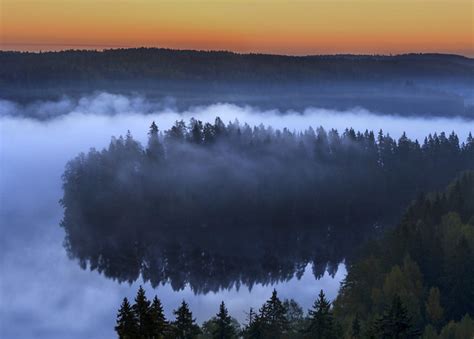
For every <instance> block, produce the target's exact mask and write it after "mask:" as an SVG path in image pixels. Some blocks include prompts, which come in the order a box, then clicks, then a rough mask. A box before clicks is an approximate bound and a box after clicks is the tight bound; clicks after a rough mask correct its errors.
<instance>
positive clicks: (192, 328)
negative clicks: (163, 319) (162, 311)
mask: <svg viewBox="0 0 474 339" xmlns="http://www.w3.org/2000/svg"><path fill="white" fill-rule="evenodd" d="M173 313H174V315H175V316H176V320H175V321H174V323H173V327H174V334H175V338H179V339H192V338H196V337H197V336H198V335H199V333H200V332H201V331H200V329H199V326H198V325H196V320H195V319H193V314H192V312H191V311H190V310H189V306H188V304H187V303H186V302H185V301H184V300H183V302H182V303H181V306H180V307H179V308H178V309H177V310H175V311H174V312H173Z"/></svg>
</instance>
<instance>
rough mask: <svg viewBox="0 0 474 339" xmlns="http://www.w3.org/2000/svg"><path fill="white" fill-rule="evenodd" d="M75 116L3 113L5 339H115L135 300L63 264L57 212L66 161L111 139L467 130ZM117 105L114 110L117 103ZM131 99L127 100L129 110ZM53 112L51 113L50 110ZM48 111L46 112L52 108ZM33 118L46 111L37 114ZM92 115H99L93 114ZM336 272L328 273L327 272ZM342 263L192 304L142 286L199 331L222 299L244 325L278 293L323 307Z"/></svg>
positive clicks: (420, 123) (269, 117)
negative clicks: (267, 128) (226, 129)
mask: <svg viewBox="0 0 474 339" xmlns="http://www.w3.org/2000/svg"><path fill="white" fill-rule="evenodd" d="M88 100H89V101H88V102H86V103H83V105H82V106H81V107H77V106H75V107H72V108H68V109H69V111H70V112H63V113H61V114H59V115H58V116H57V117H56V118H54V119H50V120H45V121H39V120H35V119H25V118H19V117H14V116H11V115H13V113H12V112H13V111H11V110H10V111H8V110H7V111H6V114H5V110H6V109H5V108H4V109H3V111H2V112H3V113H4V115H3V116H2V117H1V118H0V135H1V140H0V166H1V168H0V185H1V188H0V191H1V207H0V208H1V210H0V225H1V226H0V227H1V233H2V237H1V240H0V257H1V264H0V275H1V278H0V284H1V286H0V293H1V294H0V304H1V305H0V319H1V323H0V333H1V334H2V337H5V338H36V337H40V336H42V337H47V338H66V337H67V338H85V337H87V338H109V337H113V336H114V331H113V327H114V325H115V315H116V310H117V308H118V306H119V304H120V302H121V300H122V298H123V297H124V296H127V297H129V298H133V297H134V295H135V293H136V290H137V288H138V285H139V284H140V283H141V281H137V282H135V283H133V284H132V285H129V284H127V283H122V284H119V283H118V282H116V281H113V280H111V279H108V278H106V277H104V276H103V275H101V274H99V273H97V272H95V271H93V272H91V271H88V270H82V269H81V268H80V267H79V265H78V263H77V261H74V260H71V259H69V258H68V257H67V254H66V251H65V249H64V247H63V240H64V231H63V229H61V228H60V227H59V222H60V220H61V218H62V213H63V211H62V208H61V207H60V205H59V204H58V201H59V199H60V198H61V196H62V191H61V175H62V173H63V171H64V166H65V164H66V162H67V161H68V160H70V159H71V158H73V157H74V156H76V155H77V154H78V153H79V152H85V151H87V150H88V149H89V148H90V147H96V148H97V149H101V148H102V147H105V146H107V145H108V143H109V141H110V137H111V136H112V135H115V136H118V135H120V134H122V135H123V134H125V133H126V131H127V130H130V131H131V133H132V134H133V135H134V136H135V138H136V139H138V140H140V141H141V142H142V143H145V140H146V131H147V130H148V126H149V125H150V123H151V121H152V120H155V121H156V122H157V124H158V125H159V127H160V129H162V130H163V129H166V128H168V127H170V125H171V124H172V123H173V122H174V120H176V119H178V118H180V117H183V118H184V119H185V120H187V119H188V118H189V117H191V116H196V117H198V118H200V119H202V120H205V121H207V120H211V121H212V120H213V119H214V118H215V117H216V116H217V115H219V116H221V118H222V119H223V120H224V121H229V120H233V119H235V118H238V119H239V120H240V121H242V122H248V123H249V124H251V125H253V124H259V123H265V124H267V125H272V126H273V127H275V128H282V127H290V129H296V130H298V129H300V128H306V127H308V126H309V125H312V126H313V127H317V126H319V125H323V126H324V127H325V128H331V127H335V128H339V129H342V128H345V127H349V126H352V127H354V128H355V129H356V130H358V129H359V130H365V129H366V128H368V129H373V130H378V129H379V128H383V129H384V131H387V132H390V134H391V135H393V136H394V137H399V135H400V134H401V133H402V132H403V131H407V134H408V136H409V137H411V138H422V137H424V136H425V135H427V134H428V133H433V132H435V131H438V132H440V131H446V132H451V131H452V130H454V131H456V133H457V134H458V135H459V137H460V140H461V141H463V140H465V138H466V136H467V133H468V131H469V130H470V129H471V130H472V126H473V125H472V122H466V121H464V120H462V119H458V118H453V119H446V118H437V119H421V118H398V117H394V116H390V117H387V116H372V115H371V114H370V113H369V112H367V111H363V110H362V111H361V110H355V111H351V112H342V113H341V112H332V111H327V110H317V109H309V110H307V111H306V112H304V113H305V114H304V115H302V114H300V113H302V112H294V113H292V114H287V115H283V116H281V115H280V114H279V113H278V112H276V111H267V112H258V111H255V110H253V109H252V108H249V107H246V108H241V107H237V106H232V105H225V104H221V105H214V106H210V107H201V108H199V109H196V110H193V111H190V112H184V113H177V112H173V111H171V110H169V109H168V110H164V111H161V112H158V111H155V112H151V113H150V114H148V115H142V114H138V112H137V111H138V110H139V109H140V106H139V105H138V106H137V105H135V106H133V104H131V103H130V101H129V100H130V99H129V98H123V97H121V98H117V97H113V96H112V97H110V96H108V97H107V96H105V97H102V98H100V97H99V98H91V99H88ZM117 100H118V101H117ZM127 100H128V101H127ZM53 108H54V107H53ZM53 108H50V109H53ZM37 109H38V110H41V109H46V108H45V107H38V108H37ZM90 112H95V113H98V114H91V113H90ZM333 273H334V272H333ZM344 275H345V268H344V265H343V264H340V265H339V267H338V269H337V271H336V272H335V274H334V275H333V276H332V275H330V274H328V273H325V274H324V275H323V276H322V278H320V279H319V280H317V279H316V278H315V276H314V274H313V272H312V266H311V264H308V265H306V267H305V268H304V274H303V276H302V277H301V279H297V278H292V279H290V280H288V281H283V282H276V283H272V284H267V285H262V284H259V283H258V282H257V283H256V284H255V285H254V286H253V287H252V289H251V290H249V289H248V287H246V286H241V287H240V289H237V288H235V287H233V288H231V289H230V290H220V291H217V292H210V293H200V294H197V295H195V293H194V292H193V290H192V289H191V288H190V287H189V286H186V287H185V288H184V289H183V290H179V291H176V290H173V288H172V286H171V285H170V284H166V285H164V286H158V287H157V288H156V289H153V288H152V287H151V285H150V284H148V283H147V284H145V285H144V286H145V288H146V290H147V293H148V295H149V297H152V296H153V295H154V294H157V295H158V297H159V298H160V299H161V300H162V302H163V304H164V307H165V311H166V314H167V316H168V317H171V312H172V310H173V309H174V308H176V307H177V306H178V304H179V303H180V302H181V300H182V299H185V300H186V301H188V302H189V304H190V306H191V309H192V311H193V312H194V315H195V316H196V317H197V320H198V321H199V322H201V321H203V320H206V319H207V318H209V317H210V316H211V315H213V314H215V313H216V312H217V308H218V305H219V303H220V301H221V300H224V301H225V302H226V304H227V306H228V308H229V311H230V313H231V315H232V316H234V317H236V318H237V319H238V320H241V321H242V320H244V319H245V311H247V310H248V308H249V307H254V308H258V307H259V306H260V305H261V304H262V303H263V302H264V301H265V300H266V299H267V298H268V297H269V296H270V295H271V291H272V290H273V288H276V289H277V290H278V292H279V294H280V296H281V297H282V298H294V299H295V300H296V301H298V302H299V303H300V304H301V305H302V306H303V307H304V308H305V309H307V308H309V307H310V306H311V304H312V303H313V300H314V298H315V296H316V295H317V293H318V292H319V290H320V289H324V291H325V293H326V294H327V295H328V296H329V298H331V299H332V298H334V297H335V296H336V294H337V291H338V288H339V285H340V282H341V281H342V279H343V278H344Z"/></svg>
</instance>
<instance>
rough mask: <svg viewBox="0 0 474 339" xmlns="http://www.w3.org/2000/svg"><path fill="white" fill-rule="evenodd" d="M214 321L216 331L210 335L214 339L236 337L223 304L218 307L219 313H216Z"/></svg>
mask: <svg viewBox="0 0 474 339" xmlns="http://www.w3.org/2000/svg"><path fill="white" fill-rule="evenodd" d="M216 316H217V319H216V325H217V327H216V330H215V331H214V333H213V334H212V337H213V338H215V339H228V338H233V337H235V336H236V334H237V333H235V330H234V327H233V326H232V318H231V317H230V316H229V314H228V312H227V308H226V307H225V304H224V302H222V303H221V305H220V307H219V313H217V315H216Z"/></svg>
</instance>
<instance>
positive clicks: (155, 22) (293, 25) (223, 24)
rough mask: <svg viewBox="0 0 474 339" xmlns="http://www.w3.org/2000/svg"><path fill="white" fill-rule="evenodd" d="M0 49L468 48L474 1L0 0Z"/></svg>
mask: <svg viewBox="0 0 474 339" xmlns="http://www.w3.org/2000/svg"><path fill="white" fill-rule="evenodd" d="M0 20H1V22H0V48H1V49H4V50H7V49H8V50H11V49H16V50H51V49H53V50H57V49H65V48H96V49H101V48H110V47H135V46H156V47H170V48H190V49H219V50H222V49H225V50H233V51H239V52H268V53H278V54H298V55H301V54H332V53H368V54H373V53H381V54H389V53H403V52H443V53H444V52H446V53H456V54H464V55H468V56H474V34H473V31H474V0H312V1H310V0H305V1H303V0H286V1H283V0H253V1H251V0H214V1H205V0H204V1H199V0H168V1H162V0H0Z"/></svg>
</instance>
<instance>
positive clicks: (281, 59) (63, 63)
mask: <svg viewBox="0 0 474 339" xmlns="http://www.w3.org/2000/svg"><path fill="white" fill-rule="evenodd" d="M418 78H437V79H440V78H451V79H452V78H456V79H465V80H467V81H470V80H472V79H473V78H474V59H471V58H467V57H464V56H460V55H450V54H436V53H430V54H416V53H412V54H402V55H393V56H387V55H347V54H338V55H319V56H318V55H316V56H314V55H313V56H284V55H271V54H239V53H234V52H227V51H194V50H172V49H164V48H128V49H106V50H103V51H93V50H67V51H61V52H42V53H32V52H5V51H3V52H0V85H2V83H3V84H4V85H5V84H8V85H9V86H13V85H15V84H18V85H21V86H25V85H26V86H37V85H39V84H49V83H54V84H58V83H71V82H73V83H78V82H88V83H89V82H91V81H105V82H117V81H130V80H138V81H143V80H146V81H157V80H158V81H170V80H173V81H175V80H176V81H181V80H184V81H214V82H215V81H217V82H250V83H252V82H266V83H275V82H280V83H285V82H298V83H301V82H309V83H315V82H318V83H319V82H327V81H384V82H385V81H393V80H400V79H402V80H403V81H410V80H416V79H418Z"/></svg>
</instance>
